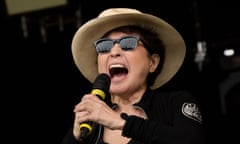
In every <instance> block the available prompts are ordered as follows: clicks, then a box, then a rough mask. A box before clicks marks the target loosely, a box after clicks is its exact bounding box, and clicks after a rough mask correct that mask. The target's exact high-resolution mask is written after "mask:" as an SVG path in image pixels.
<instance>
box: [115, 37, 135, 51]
mask: <svg viewBox="0 0 240 144" xmlns="http://www.w3.org/2000/svg"><path fill="white" fill-rule="evenodd" d="M137 43H138V39H137V38H136V37H125V38H123V39H121V41H120V43H119V44H120V47H121V48H122V49H123V50H130V49H134V48H136V47H137Z"/></svg>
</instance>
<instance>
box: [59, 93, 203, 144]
mask: <svg viewBox="0 0 240 144" xmlns="http://www.w3.org/2000/svg"><path fill="white" fill-rule="evenodd" d="M109 105H112V104H111V103H109ZM134 105H135V106H138V107H141V108H142V109H143V110H144V112H145V113H146V114H147V116H148V119H147V120H144V119H142V118H139V117H136V116H125V117H124V119H126V124H125V126H124V128H123V132H122V135H124V136H126V137H129V138H131V141H130V142H129V144H204V143H205V137H204V128H203V124H202V115H201V112H200V106H199V103H198V101H196V99H195V98H194V97H193V96H192V95H190V94H189V93H188V92H186V91H177V92H160V91H159V90H147V91H146V92H145V94H144V95H143V97H142V99H141V100H140V102H138V103H136V104H134ZM102 134H103V127H102V126H100V125H98V126H97V127H95V128H94V131H93V132H92V134H91V135H90V136H89V137H88V138H86V140H85V141H84V142H83V143H84V144H104V142H103V141H102ZM61 144H79V142H78V141H76V140H75V139H74V137H73V133H72V128H70V129H69V131H68V132H67V134H66V135H65V137H64V138H63V140H62V142H61Z"/></svg>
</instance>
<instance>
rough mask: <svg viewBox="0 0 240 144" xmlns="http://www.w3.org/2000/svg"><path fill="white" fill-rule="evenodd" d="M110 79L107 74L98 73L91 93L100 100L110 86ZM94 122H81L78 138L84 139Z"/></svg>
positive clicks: (89, 132)
mask: <svg viewBox="0 0 240 144" xmlns="http://www.w3.org/2000/svg"><path fill="white" fill-rule="evenodd" d="M110 83H111V80H110V78H109V76H108V75H107V74H104V73H102V74H100V75H98V77H97V78H96V79H95V81H94V83H93V86H92V90H91V94H94V95H96V96H98V97H99V98H100V99H101V100H104V99H105V97H106V95H107V93H108V91H109V87H110ZM94 125H95V123H94V122H84V123H81V124H80V126H79V128H80V131H81V132H80V139H85V138H86V137H87V136H88V135H90V134H91V132H92V130H93V128H94Z"/></svg>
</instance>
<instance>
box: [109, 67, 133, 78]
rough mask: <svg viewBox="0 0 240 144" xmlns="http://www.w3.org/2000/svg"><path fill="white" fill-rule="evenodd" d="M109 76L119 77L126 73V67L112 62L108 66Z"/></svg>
mask: <svg viewBox="0 0 240 144" xmlns="http://www.w3.org/2000/svg"><path fill="white" fill-rule="evenodd" d="M109 73H110V76H111V78H113V77H121V76H124V75H127V74H128V69H127V68H126V67H125V66H124V65H122V64H114V65H111V66H110V68H109Z"/></svg>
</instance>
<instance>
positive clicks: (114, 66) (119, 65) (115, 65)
mask: <svg viewBox="0 0 240 144" xmlns="http://www.w3.org/2000/svg"><path fill="white" fill-rule="evenodd" d="M116 67H120V68H122V67H124V66H123V65H121V64H114V65H111V66H110V68H116Z"/></svg>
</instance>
